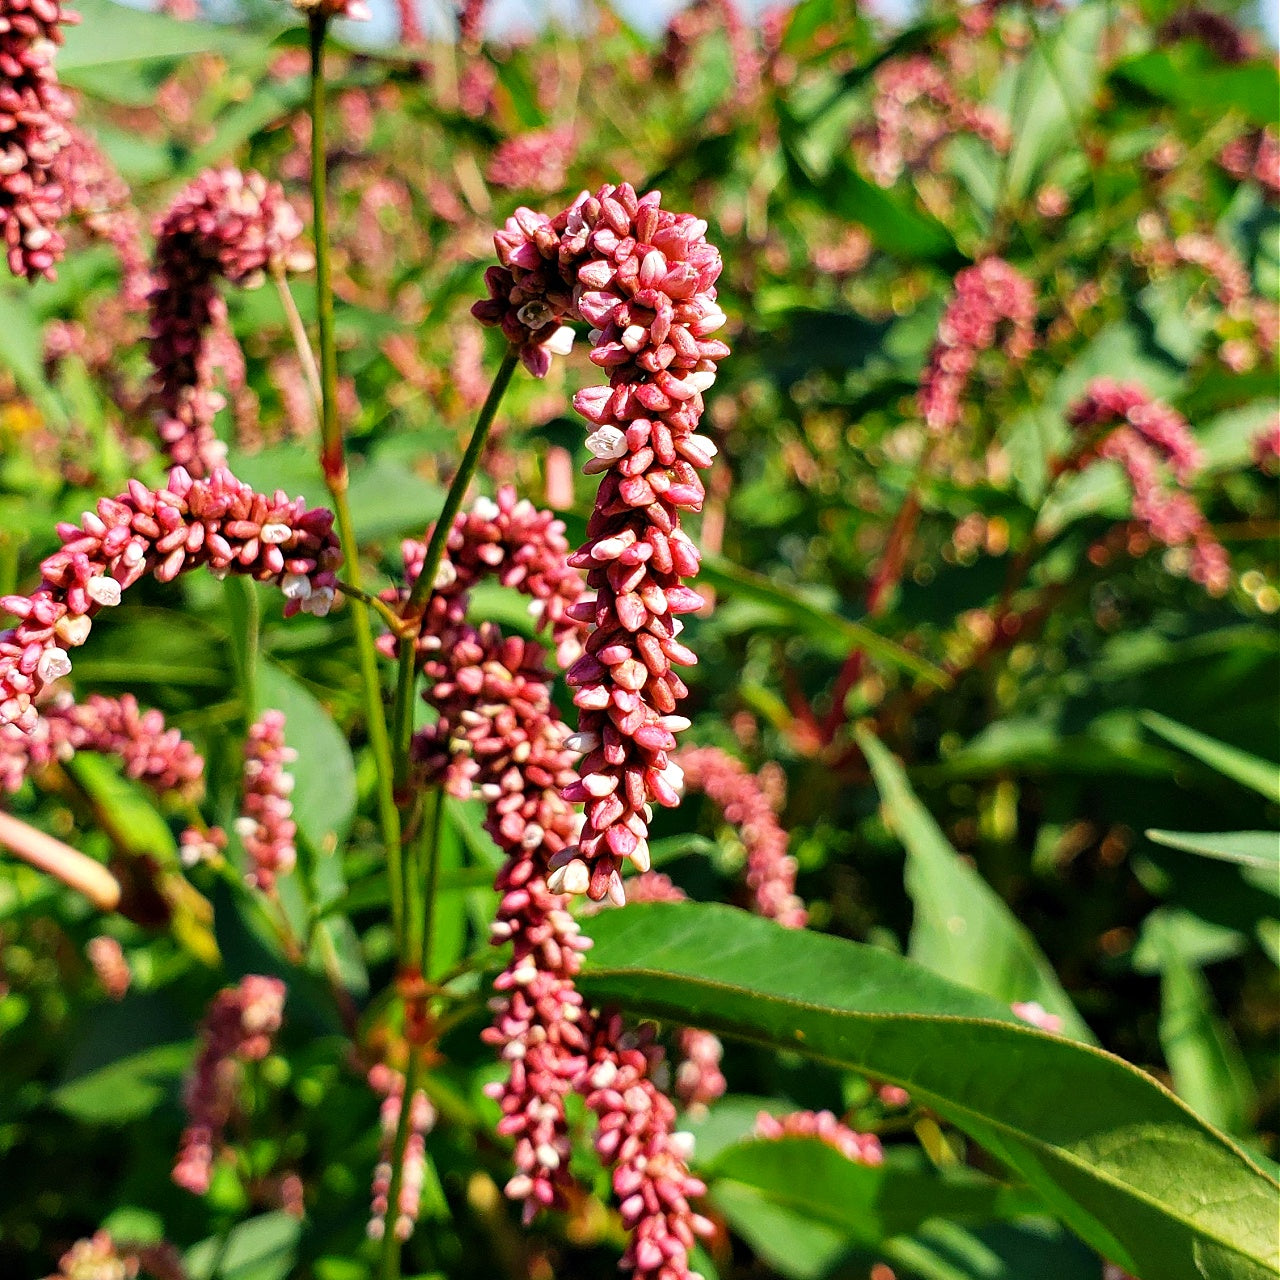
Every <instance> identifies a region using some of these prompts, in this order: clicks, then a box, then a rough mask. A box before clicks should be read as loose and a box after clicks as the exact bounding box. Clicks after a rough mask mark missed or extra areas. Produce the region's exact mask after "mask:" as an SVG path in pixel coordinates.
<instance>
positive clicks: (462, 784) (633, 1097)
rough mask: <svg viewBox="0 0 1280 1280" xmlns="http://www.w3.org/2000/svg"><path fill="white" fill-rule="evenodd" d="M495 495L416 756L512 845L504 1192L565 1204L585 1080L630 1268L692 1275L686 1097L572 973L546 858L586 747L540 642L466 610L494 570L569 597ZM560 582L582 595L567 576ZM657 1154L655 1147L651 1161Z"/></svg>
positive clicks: (679, 1277) (447, 592) (490, 1033)
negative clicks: (620, 1073)
mask: <svg viewBox="0 0 1280 1280" xmlns="http://www.w3.org/2000/svg"><path fill="white" fill-rule="evenodd" d="M494 505H495V504H490V503H486V502H485V500H484V499H481V500H480V502H478V503H477V504H476V508H475V509H473V511H472V512H471V513H470V517H468V516H463V517H460V518H459V521H458V523H457V524H456V525H455V527H454V530H453V536H452V537H451V540H450V544H449V546H450V550H449V556H450V559H449V562H448V563H449V564H450V566H451V570H450V571H449V572H448V573H445V574H442V575H441V578H440V579H438V581H440V582H441V585H440V587H439V590H438V592H437V594H438V595H440V596H441V597H443V598H444V599H443V601H436V600H432V601H431V602H430V603H429V604H428V606H427V610H426V618H427V619H428V620H431V621H433V622H435V623H439V624H440V625H441V626H442V628H443V629H442V630H441V631H439V632H437V633H436V635H435V642H434V643H433V644H430V645H427V646H425V647H424V655H425V662H424V670H425V674H426V675H427V676H428V678H429V679H430V680H431V681H432V683H431V685H430V688H429V690H428V693H427V695H426V697H427V700H428V701H429V702H430V703H431V704H432V706H434V707H435V709H436V711H437V713H438V719H437V721H436V723H435V724H433V725H431V726H429V727H428V728H426V729H424V730H422V731H420V732H419V734H418V735H417V736H416V737H415V740H414V755H415V759H416V760H417V761H418V763H419V766H420V767H421V768H422V770H423V771H424V773H425V776H426V777H428V778H436V779H440V780H442V781H443V782H444V783H445V785H446V786H447V788H448V789H449V790H450V791H451V792H452V793H453V794H455V795H459V796H466V795H469V794H471V793H472V791H473V790H475V791H478V792H479V794H480V796H481V797H482V798H483V799H484V800H485V801H486V802H487V805H488V815H487V818H486V823H485V826H486V830H487V831H488V832H489V834H490V835H491V836H492V837H493V839H494V841H495V842H496V843H497V845H498V847H499V848H500V849H502V850H503V852H504V854H505V855H506V862H505V864H504V866H503V867H502V869H501V871H500V872H499V874H498V878H497V882H496V887H497V889H498V892H499V894H500V895H501V901H500V904H499V907H498V912H497V916H496V919H495V921H494V924H493V926H492V934H493V940H494V942H495V943H497V944H499V945H502V944H505V943H508V942H509V943H510V944H511V947H512V954H511V959H510V961H509V963H508V964H507V966H506V968H505V969H504V970H503V972H502V973H501V974H500V975H499V976H498V978H497V979H496V980H495V983H494V986H495V990H496V998H495V999H494V1001H493V1002H492V1007H493V1012H494V1020H493V1023H492V1025H491V1026H490V1027H489V1028H488V1029H487V1031H486V1032H485V1033H484V1038H485V1040H486V1041H487V1042H488V1043H490V1044H492V1045H494V1046H495V1047H496V1048H498V1050H499V1052H500V1053H501V1055H502V1057H503V1059H504V1060H505V1061H506V1062H507V1063H508V1064H509V1068H510V1074H509V1076H508V1078H507V1079H506V1080H504V1081H500V1082H495V1083H494V1084H493V1085H490V1086H489V1087H488V1092H489V1093H490V1094H491V1096H493V1097H494V1098H495V1100H496V1101H497V1102H498V1103H499V1106H500V1107H501V1110H502V1119H501V1121H500V1122H499V1126H498V1128H499V1132H501V1133H502V1134H504V1135H506V1136H509V1137H511V1138H513V1139H514V1140H515V1153H514V1160H515V1166H516V1172H515V1175H514V1176H513V1177H512V1178H511V1179H510V1181H509V1182H508V1184H507V1187H506V1192H507V1195H508V1196H510V1197H511V1198H512V1199H515V1200H519V1201H523V1203H524V1206H525V1207H524V1214H525V1218H526V1220H529V1219H532V1217H533V1216H534V1214H536V1213H537V1211H538V1210H539V1209H540V1208H543V1207H547V1206H550V1205H554V1204H557V1203H563V1189H564V1187H565V1186H566V1185H567V1184H568V1182H569V1156H570V1142H569V1133H568V1125H567V1121H566V1118H565V1098H566V1096H567V1095H568V1094H569V1093H570V1092H571V1091H574V1090H576V1091H578V1092H581V1093H585V1094H586V1095H587V1096H588V1104H589V1105H591V1106H592V1107H593V1109H594V1110H596V1112H597V1114H598V1115H600V1116H601V1120H602V1122H601V1130H600V1136H599V1139H598V1146H599V1149H600V1151H601V1153H602V1155H604V1156H605V1158H606V1159H607V1160H609V1161H610V1162H614V1161H618V1162H620V1163H619V1167H618V1171H617V1174H616V1176H615V1189H616V1190H617V1191H618V1194H619V1196H620V1197H621V1198H622V1213H623V1218H624V1221H625V1222H626V1223H627V1225H628V1226H630V1227H632V1228H634V1230H635V1233H636V1234H635V1238H634V1240H633V1243H632V1246H631V1249H630V1250H629V1252H628V1259H629V1260H630V1262H631V1265H634V1266H636V1267H638V1268H640V1273H641V1274H642V1275H645V1276H648V1277H654V1278H656V1277H657V1276H659V1275H661V1276H662V1277H663V1280H685V1278H686V1277H687V1275H688V1271H687V1245H688V1244H689V1243H691V1242H692V1235H691V1234H690V1232H691V1229H692V1228H691V1225H690V1224H691V1223H693V1222H694V1221H695V1220H694V1218H693V1216H692V1214H691V1213H690V1211H689V1210H688V1206H687V1197H688V1196H689V1195H693V1194H701V1190H702V1188H701V1184H700V1183H697V1182H696V1180H694V1179H692V1178H690V1176H689V1174H688V1171H687V1169H686V1167H685V1164H684V1160H683V1156H682V1148H681V1146H680V1142H679V1141H677V1140H676V1139H675V1138H674V1136H673V1135H672V1134H671V1123H670V1122H671V1119H672V1117H673V1116H674V1108H673V1107H672V1106H671V1104H670V1103H669V1102H668V1101H667V1100H666V1099H665V1098H663V1097H662V1096H661V1094H660V1093H658V1092H657V1090H656V1088H655V1087H654V1086H653V1084H652V1082H651V1081H650V1080H649V1075H648V1073H649V1070H650V1067H651V1065H652V1063H653V1061H655V1060H656V1059H655V1056H654V1051H653V1050H650V1051H649V1053H648V1054H647V1055H646V1054H641V1055H640V1056H639V1060H638V1061H633V1060H631V1059H626V1060H625V1061H624V1060H623V1059H621V1058H618V1057H617V1055H618V1054H620V1053H621V1054H625V1053H626V1050H625V1049H616V1048H615V1046H617V1045H618V1044H619V1043H620V1041H619V1037H620V1036H621V1035H622V1031H621V1024H620V1023H619V1022H618V1021H617V1019H615V1018H607V1019H604V1020H601V1021H597V1020H596V1019H595V1018H593V1017H592V1015H591V1013H590V1011H589V1010H587V1009H586V1007H585V1006H584V1003H583V1000H582V996H581V995H580V994H579V993H578V991H577V990H576V987H575V982H574V979H575V977H576V975H577V973H578V972H579V968H580V965H581V959H580V956H581V952H582V951H583V950H585V949H586V948H587V947H588V946H589V945H590V943H589V940H588V939H586V938H583V937H582V936H581V934H580V932H579V927H578V925H577V923H576V921H574V919H573V918H572V917H571V916H570V915H569V914H568V912H567V911H565V910H564V903H563V899H562V898H561V897H560V896H558V895H557V894H555V893H552V892H551V890H550V889H549V888H548V884H547V879H546V870H547V865H548V860H549V859H554V858H555V857H556V856H557V855H558V854H561V853H563V851H565V850H566V849H569V848H571V847H572V844H573V842H574V841H575V840H576V839H577V837H578V833H579V830H580V827H581V823H582V818H581V816H580V815H579V814H577V813H575V812H574V810H573V809H572V807H571V806H570V804H569V803H568V802H567V801H566V799H565V798H564V791H565V789H566V787H567V785H568V784H569V783H571V782H572V780H573V778H574V776H575V774H574V769H573V759H574V754H575V753H574V752H573V750H571V749H570V747H569V746H568V745H567V741H566V740H567V737H568V730H567V727H566V726H565V725H564V723H563V722H562V721H561V720H560V719H559V716H558V714H557V713H556V710H555V707H554V704H553V703H552V701H551V694H550V682H551V676H550V674H549V673H548V672H547V671H546V669H545V667H544V665H543V658H542V653H541V651H540V650H539V649H538V647H537V646H536V645H533V644H532V643H529V642H526V641H524V640H522V639H520V638H518V637H504V636H503V635H502V634H501V632H500V631H499V630H498V628H497V627H495V626H494V625H493V624H491V623H485V624H483V625H481V626H480V627H479V628H474V627H472V626H471V625H470V624H469V623H467V621H466V616H465V614H466V603H467V602H466V592H465V591H461V592H460V587H461V586H462V585H463V584H465V585H466V587H468V588H469V587H470V586H472V585H474V584H475V582H476V580H477V579H478V577H479V576H480V575H481V574H482V573H483V572H485V571H486V570H487V571H488V572H489V573H493V574H495V575H496V576H497V577H498V578H499V580H501V581H508V580H509V581H510V585H513V586H516V587H519V588H520V589H521V590H524V591H526V592H528V593H529V594H531V595H533V597H534V599H535V601H536V600H540V599H548V598H549V599H556V600H558V599H561V598H562V597H561V596H560V595H559V594H558V593H555V594H551V595H548V594H547V593H546V591H545V584H546V578H545V577H544V575H543V574H542V573H541V572H539V573H536V574H534V573H529V572H521V573H519V574H517V575H516V576H515V577H514V578H511V579H508V576H507V575H508V574H509V573H510V569H511V567H512V566H513V565H515V564H518V563H520V555H519V551H518V548H516V547H512V546H510V545H506V544H504V540H503V539H499V538H494V537H493V536H492V535H493V532H494V521H495V519H496V518H497V515H498V513H495V512H494V511H493V510H492V507H493V506H494ZM496 505H498V508H499V513H505V515H506V516H507V517H510V518H513V517H515V516H516V515H517V509H518V507H519V505H520V504H516V503H514V502H513V501H512V496H511V495H507V496H506V497H505V498H503V497H502V496H501V495H500V502H499V504H496ZM477 512H478V518H476V517H477ZM519 514H520V518H521V520H522V522H523V527H525V528H538V529H540V530H542V533H541V534H540V536H539V539H538V540H537V541H536V542H535V547H542V546H545V541H546V539H545V534H546V531H547V530H549V529H551V528H552V527H553V526H551V525H548V524H545V523H543V521H542V515H541V513H531V512H520V513H519ZM535 517H536V518H535ZM555 536H556V537H559V530H558V527H556V528H555ZM504 545H505V550H504ZM495 548H496V549H497V550H494V549H495ZM498 551H502V554H498ZM535 559H536V557H535ZM418 563H419V567H420V565H421V560H420V559H419V561H418ZM455 565H456V566H457V568H452V566H455ZM561 589H562V590H569V591H572V587H569V586H568V584H567V583H562V584H561ZM546 614H547V611H545V610H544V611H543V617H544V618H545V617H546ZM575 625H578V624H574V623H573V620H572V619H571V618H569V617H568V615H565V616H564V626H565V630H564V632H563V633H562V634H561V637H560V644H559V648H560V650H561V652H562V654H563V655H564V656H565V657H567V658H570V657H572V653H571V652H566V649H567V647H569V646H570V643H571V642H572V641H573V639H574V637H573V634H572V632H571V631H570V630H569V628H571V627H573V626H575ZM610 1063H612V1064H613V1065H612V1068H611V1067H610V1065H608V1064H610ZM621 1067H625V1069H626V1070H627V1071H628V1072H630V1076H629V1077H628V1085H627V1087H626V1088H625V1089H624V1090H623V1093H624V1094H625V1098H623V1099H622V1100H621V1101H618V1100H617V1099H615V1096H614V1094H613V1093H611V1092H608V1091H606V1092H604V1093H602V1092H601V1090H602V1088H603V1087H604V1077H605V1076H607V1075H608V1072H609V1070H610V1069H613V1070H614V1071H615V1072H616V1071H617V1070H619V1069H620V1068H621ZM593 1099H594V1101H592V1100H593ZM624 1128H625V1129H626V1133H624V1132H622V1130H623V1129H624ZM609 1135H612V1136H609ZM624 1139H625V1141H624ZM646 1153H647V1154H649V1155H652V1156H653V1160H652V1162H651V1164H649V1165H646V1163H645V1160H646ZM685 1154H687V1153H685ZM637 1196H639V1200H637V1199H636V1197H637ZM673 1197H674V1198H673ZM698 1221H700V1220H698ZM686 1237H687V1239H686ZM655 1249H656V1250H657V1253H656V1254H655V1252H654V1250H655ZM659 1268H665V1269H659Z"/></svg>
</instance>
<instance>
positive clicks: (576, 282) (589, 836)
mask: <svg viewBox="0 0 1280 1280" xmlns="http://www.w3.org/2000/svg"><path fill="white" fill-rule="evenodd" d="M659 200H660V197H659V195H658V193H657V192H651V193H649V194H648V195H645V196H643V197H638V196H637V195H636V193H635V191H634V190H633V189H632V188H631V187H629V186H627V185H625V184H624V185H622V186H619V187H611V186H605V187H602V188H601V190H600V191H599V193H598V194H597V195H595V196H591V195H588V194H587V193H586V192H584V193H583V194H582V195H580V196H579V197H578V199H577V200H575V201H574V203H573V204H572V205H571V206H570V207H569V208H568V209H566V210H565V211H564V212H562V213H560V214H559V215H558V216H557V217H556V218H554V219H552V218H547V217H545V216H542V215H539V214H535V213H533V212H532V211H530V210H528V209H519V210H517V211H516V214H515V216H514V217H512V218H511V219H509V220H508V222H507V226H506V229H505V230H504V231H501V232H499V233H498V235H497V236H496V237H495V244H496V246H497V249H498V257H499V261H500V263H501V264H502V265H501V266H499V267H495V268H491V269H490V270H489V272H488V273H486V283H487V284H488V287H489V292H490V295H491V296H490V298H489V299H488V300H487V301H486V302H482V303H478V304H477V305H476V306H475V307H474V308H473V310H474V312H475V314H476V316H477V317H478V318H479V319H480V320H482V321H483V322H484V323H487V324H496V325H500V326H501V327H502V330H503V332H504V333H505V334H506V336H507V337H508V339H509V340H510V341H511V342H512V343H513V345H514V346H516V347H517V348H518V349H519V351H520V353H521V356H522V358H523V359H524V360H525V363H526V365H528V366H529V367H530V368H531V369H532V370H533V371H534V372H544V371H545V369H546V367H547V365H548V363H549V360H550V355H549V354H548V350H547V345H546V344H547V343H548V342H551V343H552V344H554V343H556V342H557V340H558V335H559V333H560V331H561V328H562V325H561V321H562V320H563V319H565V318H566V317H573V318H581V319H584V320H586V321H588V322H589V323H590V324H592V325H594V326H595V328H594V329H593V330H592V333H591V342H592V351H591V359H592V362H593V363H595V364H596V365H597V366H599V367H600V368H602V369H607V370H608V371H609V383H608V384H607V385H605V386H598V387H590V388H587V389H584V390H582V391H580V392H579V393H578V394H577V395H576V396H575V397H574V406H575V407H576V408H577V410H578V412H579V413H581V414H582V415H583V417H585V418H586V419H587V420H588V421H589V422H590V423H591V424H592V426H593V427H594V428H595V430H594V431H593V432H592V433H591V435H590V436H589V437H588V439H587V447H588V448H589V449H590V450H591V452H592V454H593V455H594V457H593V460H592V461H591V462H590V463H588V466H587V470H588V472H589V473H604V480H603V481H602V483H601V485H600V489H599V491H598V493H597V495H596V502H595V508H594V510H593V512H592V515H591V519H590V521H589V522H588V525H587V542H586V544H585V545H584V546H583V547H582V548H581V549H580V550H579V551H578V552H577V553H576V555H574V556H573V557H572V558H571V559H570V562H569V563H570V564H571V565H574V566H575V567H578V568H582V569H585V570H586V571H587V585H588V587H589V588H591V590H592V591H593V592H594V596H592V597H590V598H588V597H584V598H583V599H582V600H581V601H579V602H578V604H576V605H575V606H574V607H573V608H572V609H571V610H570V614H571V616H573V617H575V618H577V619H578V620H580V621H583V622H588V623H593V624H594V628H595V629H594V631H593V632H592V634H591V636H590V637H589V639H588V641H587V646H586V647H587V652H586V653H585V654H584V655H583V656H582V657H581V658H580V659H579V660H578V661H577V662H576V663H575V664H574V665H573V666H572V667H571V668H570V669H569V672H568V674H567V678H568V681H569V683H570V684H571V685H572V686H573V687H574V688H575V689H576V693H575V695H574V703H575V705H577V707H578V708H579V711H580V719H579V730H580V732H579V733H578V735H577V736H576V737H575V739H574V746H575V748H576V749H577V750H580V751H582V752H583V753H584V755H585V757H586V758H585V759H584V760H583V762H582V764H581V765H580V766H579V771H580V773H581V774H582V777H581V780H580V781H579V782H577V783H575V784H574V785H573V786H571V787H570V788H569V790H568V791H567V792H566V795H567V798H569V799H571V800H573V801H574V802H575V803H585V805H586V816H587V821H586V826H585V828H584V832H583V835H582V837H581V839H580V841H579V843H578V847H577V848H576V849H575V850H566V851H565V853H564V854H562V855H561V856H560V857H559V858H558V859H556V860H553V863H552V868H553V876H552V879H551V881H550V884H551V887H552V888H553V889H554V890H556V891H557V892H560V891H563V892H568V893H583V892H586V893H588V894H589V895H590V896H591V897H592V898H594V899H596V900H599V899H601V898H603V897H605V896H606V895H608V896H609V897H611V898H612V899H613V900H614V901H618V902H620V901H623V900H624V899H625V894H624V891H623V888H622V879H621V875H620V868H621V864H622V861H623V860H624V859H626V858H630V859H632V861H634V862H635V864H636V866H637V867H639V869H640V870H645V869H646V868H647V866H648V845H647V836H648V816H647V808H648V805H649V804H650V802H653V801H656V802H657V803H659V804H664V805H675V804H677V803H678V802H679V783H680V774H679V770H678V769H677V768H676V767H674V766H673V764H672V762H671V760H670V758H669V755H668V753H669V752H670V751H671V750H673V749H674V747H675V733H676V732H677V731H678V730H679V729H682V728H684V727H686V726H687V723H688V722H687V721H686V720H685V719H684V717H682V716H678V715H676V714H675V712H676V707H677V706H678V704H679V702H680V701H681V700H682V699H683V698H684V697H685V695H686V693H687V689H686V687H685V685H684V682H683V681H682V680H681V679H680V677H679V676H678V675H677V674H676V673H675V671H674V670H673V669H672V665H673V663H674V664H676V665H681V666H687V665H691V664H692V663H694V662H695V661H696V655H695V654H694V653H693V652H692V650H690V649H689V648H687V647H686V646H685V645H683V644H681V643H680V641H679V634H680V631H681V629H682V624H681V622H680V621H679V616H678V615H680V614H682V613H689V612H692V611H694V610H697V609H699V608H701V607H702V605H703V603H704V602H703V600H702V598H701V597H700V596H699V595H698V594H697V593H696V592H695V591H693V590H691V589H690V588H688V587H686V586H684V585H682V583H681V578H682V577H690V576H692V575H693V574H695V573H696V572H697V569H698V564H699V556H698V552H697V549H696V548H695V547H694V545H693V543H692V542H691V541H690V540H689V538H688V537H687V536H686V535H685V533H684V532H683V530H682V529H681V528H680V512H681V511H697V510H700V509H701V506H702V500H703V487H702V483H701V481H700V480H699V477H698V471H699V470H700V469H702V468H705V467H707V466H709V465H710V463H711V459H712V456H713V454H714V452H715V450H714V446H713V445H712V444H711V443H710V441H708V440H706V439H704V438H702V437H699V436H698V435H696V434H694V433H695V431H696V429H697V426H698V423H699V420H700V418H701V415H702V409H703V404H702V393H703V392H704V391H706V390H707V389H708V388H709V387H710V386H711V384H712V383H713V382H714V381H715V368H716V363H717V362H718V361H719V360H721V359H723V358H724V356H726V355H727V354H728V347H726V346H725V344H724V343H723V342H720V341H719V340H718V339H715V338H713V337H712V336H711V335H712V334H713V333H715V331H716V330H718V329H719V328H720V327H721V326H722V325H723V324H724V321H725V317H724V313H723V311H721V310H720V307H719V305H718V304H717V302H716V293H715V281H716V279H717V278H718V276H719V274H720V269H721V262H720V254H719V252H718V251H717V250H716V249H715V248H714V247H713V246H712V245H709V244H708V243H707V241H706V229H707V225H706V223H705V222H702V221H701V220H699V219H697V218H694V217H693V216H692V215H689V214H673V213H670V212H668V211H666V210H664V209H662V208H661V206H660V204H659Z"/></svg>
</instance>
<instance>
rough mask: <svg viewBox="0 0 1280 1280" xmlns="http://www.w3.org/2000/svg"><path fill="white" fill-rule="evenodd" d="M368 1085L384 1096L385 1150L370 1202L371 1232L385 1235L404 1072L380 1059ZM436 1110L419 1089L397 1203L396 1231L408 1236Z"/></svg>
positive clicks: (419, 1196) (412, 1107) (415, 1216)
mask: <svg viewBox="0 0 1280 1280" xmlns="http://www.w3.org/2000/svg"><path fill="white" fill-rule="evenodd" d="M369 1087H370V1088H371V1089H372V1090H373V1091H374V1092H375V1093H377V1094H379V1095H381V1097H382V1105H381V1107H380V1108H379V1111H378V1115H379V1119H380V1122H381V1126H382V1153H381V1159H380V1160H379V1161H378V1165H377V1167H376V1168H375V1169H374V1171H373V1198H372V1204H371V1205H370V1215H369V1235H370V1237H371V1238H372V1239H374V1240H379V1239H381V1238H382V1234H383V1232H384V1231H385V1230H386V1217H387V1206H388V1203H389V1201H388V1197H389V1196H390V1194H391V1183H392V1168H391V1159H392V1156H393V1154H394V1148H395V1137H396V1129H397V1128H398V1127H399V1125H400V1109H401V1107H402V1106H403V1105H404V1076H402V1075H401V1074H400V1072H398V1071H396V1070H395V1069H394V1068H392V1067H389V1066H387V1065H386V1063H382V1062H380V1063H378V1064H376V1065H375V1066H374V1067H372V1068H370V1071H369ZM435 1124H436V1112H435V1108H434V1107H433V1106H432V1105H431V1099H430V1098H428V1097H427V1095H426V1094H425V1093H423V1091H422V1090H421V1089H416V1090H415V1091H414V1094H413V1101H412V1102H411V1103H410V1111H409V1139H408V1142H407V1143H406V1144H405V1149H404V1159H403V1160H402V1161H401V1165H400V1191H399V1202H398V1203H397V1205H396V1220H395V1234H396V1238H397V1239H398V1240H407V1239H408V1238H409V1237H410V1236H411V1235H412V1234H413V1227H414V1223H416V1222H417V1220H418V1212H419V1210H420V1208H421V1205H422V1183H423V1179H424V1177H425V1175H426V1167H427V1134H429V1133H430V1132H431V1130H432V1129H434V1128H435Z"/></svg>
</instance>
